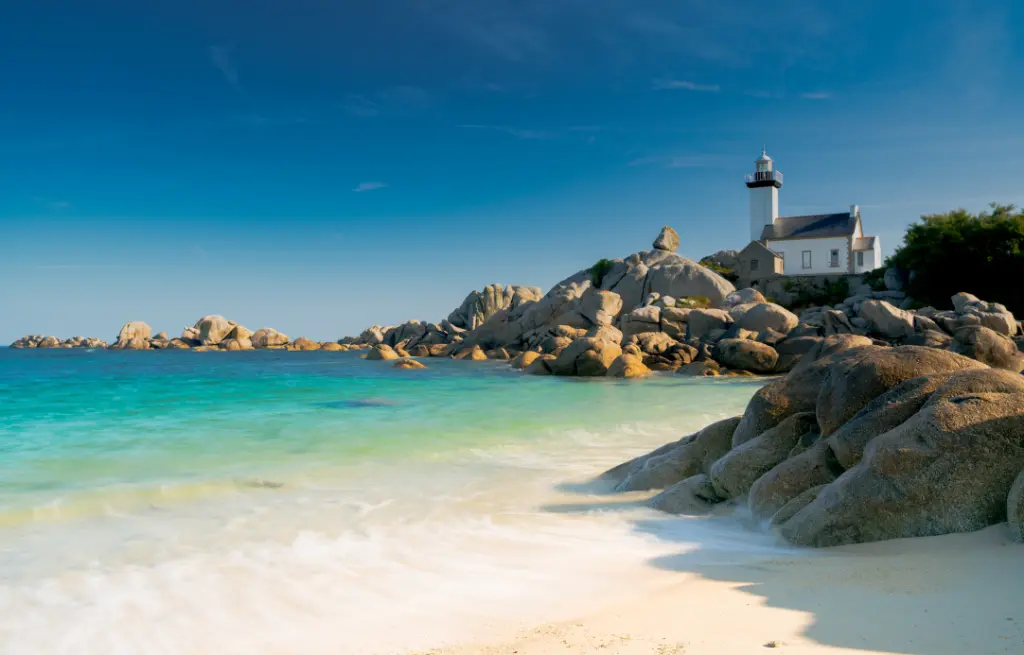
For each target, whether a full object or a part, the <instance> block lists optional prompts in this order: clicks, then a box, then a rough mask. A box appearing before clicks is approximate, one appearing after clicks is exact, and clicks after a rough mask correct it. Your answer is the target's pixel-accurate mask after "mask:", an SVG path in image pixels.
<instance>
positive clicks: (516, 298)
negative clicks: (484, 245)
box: [448, 284, 542, 330]
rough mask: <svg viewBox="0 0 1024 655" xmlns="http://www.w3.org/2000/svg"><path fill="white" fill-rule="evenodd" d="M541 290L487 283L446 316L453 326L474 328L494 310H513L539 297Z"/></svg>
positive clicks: (493, 312)
mask: <svg viewBox="0 0 1024 655" xmlns="http://www.w3.org/2000/svg"><path fill="white" fill-rule="evenodd" d="M541 296H542V293H541V290H540V289H538V288H536V287H520V286H508V287H503V286H502V285H500V284H489V285H487V286H486V287H484V288H483V290H482V291H473V292H471V293H470V294H469V295H468V296H466V299H465V300H463V301H462V304H461V305H460V306H459V307H458V309H456V310H455V311H453V312H452V313H451V314H450V315H449V316H448V321H449V322H450V323H451V324H452V325H454V326H455V327H459V328H463V329H466V330H475V329H476V328H478V327H480V326H481V325H483V323H484V321H486V320H487V319H488V318H490V317H491V316H493V315H494V314H495V313H496V312H498V311H500V310H503V309H506V310H514V309H516V308H517V307H519V306H520V305H523V304H526V303H532V302H536V301H538V300H540V299H541Z"/></svg>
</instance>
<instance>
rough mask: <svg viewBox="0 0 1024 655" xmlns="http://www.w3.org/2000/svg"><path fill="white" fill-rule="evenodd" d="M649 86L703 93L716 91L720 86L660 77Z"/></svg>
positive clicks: (655, 88)
mask: <svg viewBox="0 0 1024 655" xmlns="http://www.w3.org/2000/svg"><path fill="white" fill-rule="evenodd" d="M651 88H652V89H653V90H655V91H672V90H677V89H682V90H684V91H701V92H704V93H718V92H719V91H721V90H722V89H721V87H720V86H718V85H717V84H698V83H696V82H691V81H689V80H673V79H662V80H654V82H652V83H651Z"/></svg>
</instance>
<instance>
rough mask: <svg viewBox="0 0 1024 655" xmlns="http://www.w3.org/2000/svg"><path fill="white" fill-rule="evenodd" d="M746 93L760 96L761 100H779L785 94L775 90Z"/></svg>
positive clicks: (752, 96)
mask: <svg viewBox="0 0 1024 655" xmlns="http://www.w3.org/2000/svg"><path fill="white" fill-rule="evenodd" d="M744 95H748V96H750V97H751V98H760V99H761V100H778V99H779V98H782V97H783V94H781V93H777V92H775V91H745V92H744Z"/></svg>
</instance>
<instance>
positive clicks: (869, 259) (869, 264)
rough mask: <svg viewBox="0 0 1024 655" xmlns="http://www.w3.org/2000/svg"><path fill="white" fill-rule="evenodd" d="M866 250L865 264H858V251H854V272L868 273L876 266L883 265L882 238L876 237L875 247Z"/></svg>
mask: <svg viewBox="0 0 1024 655" xmlns="http://www.w3.org/2000/svg"><path fill="white" fill-rule="evenodd" d="M863 252H864V265H863V266H857V253H853V272H854V273H867V272H868V271H873V270H875V269H876V268H880V267H881V266H882V240H881V239H879V238H878V237H875V243H874V248H873V249H872V250H865V251H863Z"/></svg>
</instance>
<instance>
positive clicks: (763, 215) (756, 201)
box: [746, 148, 782, 241]
mask: <svg viewBox="0 0 1024 655" xmlns="http://www.w3.org/2000/svg"><path fill="white" fill-rule="evenodd" d="M754 164H755V166H756V168H755V169H754V173H753V174H752V175H747V177H746V182H747V188H748V189H750V240H751V241H760V240H761V233H762V232H764V226H765V225H773V224H774V223H775V219H776V218H778V217H779V189H781V188H782V173H781V172H779V171H777V170H775V165H774V163H773V162H772V158H771V157H769V156H768V153H767V152H765V149H764V148H761V156H760V157H758V158H757V159H756V160H755V161H754Z"/></svg>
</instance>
